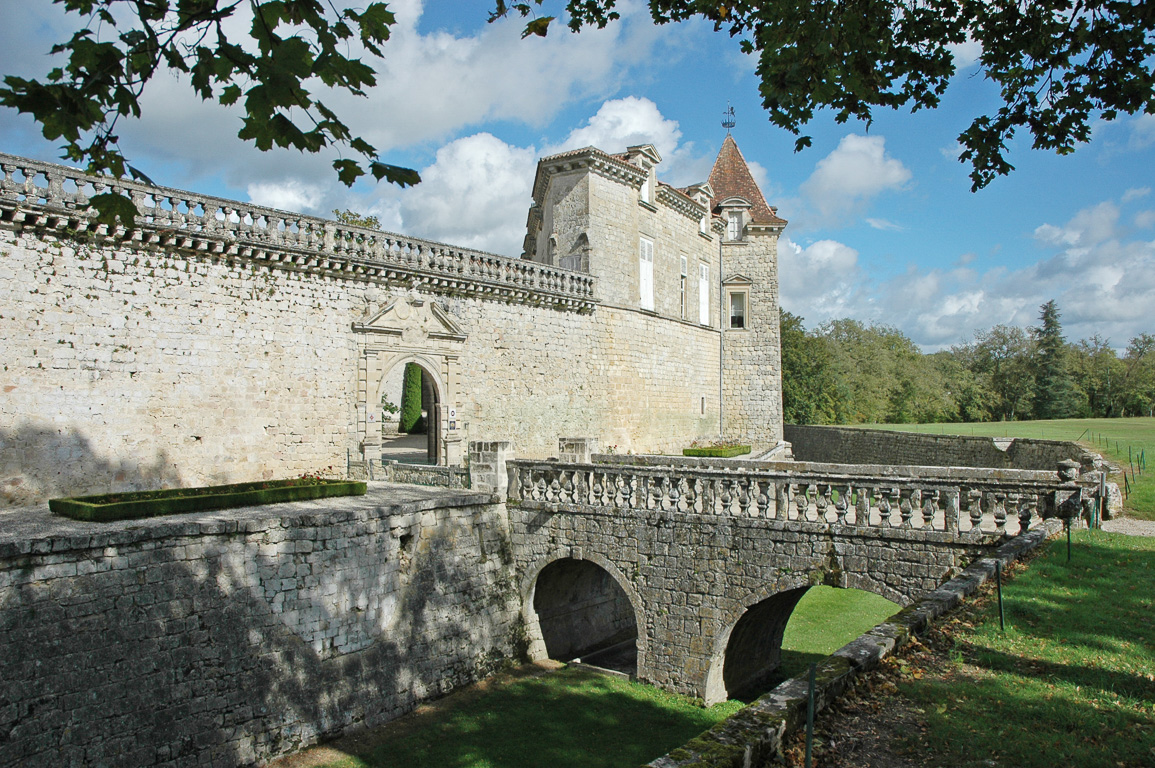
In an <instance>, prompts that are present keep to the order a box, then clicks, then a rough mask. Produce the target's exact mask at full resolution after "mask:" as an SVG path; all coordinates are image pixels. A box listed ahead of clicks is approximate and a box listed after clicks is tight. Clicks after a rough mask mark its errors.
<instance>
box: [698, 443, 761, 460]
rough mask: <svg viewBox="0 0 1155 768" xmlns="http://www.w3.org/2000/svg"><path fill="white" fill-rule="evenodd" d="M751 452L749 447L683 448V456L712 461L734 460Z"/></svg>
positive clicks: (712, 446) (710, 446)
mask: <svg viewBox="0 0 1155 768" xmlns="http://www.w3.org/2000/svg"><path fill="white" fill-rule="evenodd" d="M749 452H750V446H748V445H708V446H705V447H702V448H683V449H682V455H683V456H704V457H707V458H712V459H732V458H734V457H735V456H742V455H744V454H747V453H749Z"/></svg>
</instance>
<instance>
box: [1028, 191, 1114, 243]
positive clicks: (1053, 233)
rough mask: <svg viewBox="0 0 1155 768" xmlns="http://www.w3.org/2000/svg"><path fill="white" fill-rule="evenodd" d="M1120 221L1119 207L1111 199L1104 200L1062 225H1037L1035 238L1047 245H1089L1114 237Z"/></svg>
mask: <svg viewBox="0 0 1155 768" xmlns="http://www.w3.org/2000/svg"><path fill="white" fill-rule="evenodd" d="M1118 223H1119V207H1118V206H1117V205H1115V204H1114V203H1112V202H1110V201H1108V202H1102V203H1099V204H1098V205H1096V206H1092V207H1091V208H1084V209H1083V210H1081V211H1079V212H1078V213H1077V214H1075V216H1074V218H1072V219H1071V220H1070V221H1069V222H1067V223H1066V224H1065V225H1063V226H1061V227H1057V226H1054V225H1053V224H1043V225H1041V226H1039V227H1037V228H1036V229H1035V238H1036V239H1037V240H1039V241H1040V242H1043V243H1045V244H1047V245H1056V246H1061V247H1073V246H1080V247H1088V246H1092V245H1096V244H1098V243H1101V242H1103V241H1104V240H1107V239H1109V238H1111V237H1114V235H1115V229H1116V226H1117V224H1118Z"/></svg>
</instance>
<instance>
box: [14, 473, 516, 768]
mask: <svg viewBox="0 0 1155 768" xmlns="http://www.w3.org/2000/svg"><path fill="white" fill-rule="evenodd" d="M490 498H491V497H490V496H489V495H488V494H475V493H468V492H457V493H452V492H449V491H445V490H443V489H439V490H436V491H434V490H432V489H428V490H427V489H421V488H415V487H412V486H410V487H401V486H380V485H376V486H374V489H371V490H370V493H369V494H368V495H367V496H364V497H354V498H349V499H340V500H337V499H333V500H325V501H316V502H300V503H296V504H292V505H272V506H268V507H261V508H255V509H246V510H233V511H230V512H228V513H217V514H201V515H182V516H180V517H179V518H167V519H162V520H149V521H134V522H132V523H131V524H129V523H114V524H107V525H93V524H82V523H77V522H73V521H64V520H61V519H59V518H53V517H51V516H50V515H48V513H47V512H46V511H43V510H38V511H35V512H26V513H24V514H21V515H19V516H17V515H16V514H15V513H7V514H5V515H4V518H3V520H2V521H0V522H2V523H3V526H2V527H0V531H3V533H2V534H0V648H3V653H0V766H21V768H30V767H32V766H46V767H48V766H51V768H58V767H59V766H98V765H115V766H118V767H123V768H132V766H146V765H149V766H151V765H157V766H172V767H174V768H175V766H204V765H209V764H212V765H214V766H218V765H219V766H234V765H248V764H252V763H254V762H257V761H263V760H266V759H270V758H273V757H276V756H278V755H282V754H285V753H288V752H292V751H294V750H296V749H299V748H301V747H304V746H307V745H308V744H311V743H313V742H315V741H316V740H317V739H318V738H319V737H321V736H323V735H327V734H335V733H338V732H340V731H341V730H343V729H345V728H348V727H351V726H358V725H375V724H380V723H383V722H386V721H388V720H390V719H392V718H395V717H397V716H399V715H402V714H404V713H406V712H408V711H410V710H411V709H413V707H415V706H416V704H417V703H418V702H420V701H421V700H423V699H427V698H430V697H435V696H438V695H442V694H444V693H447V692H449V691H450V690H452V689H454V688H456V687H458V686H460V685H463V684H467V683H470V682H473V681H475V680H477V679H480V678H482V677H484V676H486V675H488V674H489V673H491V672H492V671H494V670H495V669H496V668H498V667H499V666H500V665H501V664H502V663H503V662H505V661H506V660H510V659H515V658H520V657H521V656H522V654H523V649H522V647H521V641H520V640H519V638H520V637H521V632H520V629H519V626H520V619H519V615H518V611H519V607H520V605H519V597H518V593H517V589H516V587H515V585H514V576H513V570H512V555H511V551H510V543H509V535H508V530H507V524H506V520H505V515H504V511H503V509H502V507H500V506H497V505H493V504H491V503H490Z"/></svg>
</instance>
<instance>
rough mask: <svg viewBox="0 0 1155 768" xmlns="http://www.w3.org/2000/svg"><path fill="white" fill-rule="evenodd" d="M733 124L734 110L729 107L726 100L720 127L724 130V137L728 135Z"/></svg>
mask: <svg viewBox="0 0 1155 768" xmlns="http://www.w3.org/2000/svg"><path fill="white" fill-rule="evenodd" d="M734 125H735V123H734V108H733V107H731V106H730V100H729V99H727V100H726V111H725V112H723V113H722V127H723V128H725V129H726V135H727V136H729V135H730V129H731V128H733V127H734Z"/></svg>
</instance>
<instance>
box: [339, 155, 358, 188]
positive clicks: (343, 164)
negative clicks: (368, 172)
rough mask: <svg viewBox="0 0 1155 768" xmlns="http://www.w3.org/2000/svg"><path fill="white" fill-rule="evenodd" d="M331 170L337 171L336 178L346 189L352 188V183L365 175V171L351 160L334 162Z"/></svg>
mask: <svg viewBox="0 0 1155 768" xmlns="http://www.w3.org/2000/svg"><path fill="white" fill-rule="evenodd" d="M333 168H334V169H336V171H337V178H338V179H339V180H340V181H341V183H342V184H344V185H345V186H346V187H351V186H353V182H355V181H357V179H358V178H359V177H361V176H364V175H365V171H363V170H362V169H361V166H360V165H358V164H357V163H356V161H353V160H334V161H333Z"/></svg>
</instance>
